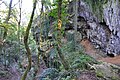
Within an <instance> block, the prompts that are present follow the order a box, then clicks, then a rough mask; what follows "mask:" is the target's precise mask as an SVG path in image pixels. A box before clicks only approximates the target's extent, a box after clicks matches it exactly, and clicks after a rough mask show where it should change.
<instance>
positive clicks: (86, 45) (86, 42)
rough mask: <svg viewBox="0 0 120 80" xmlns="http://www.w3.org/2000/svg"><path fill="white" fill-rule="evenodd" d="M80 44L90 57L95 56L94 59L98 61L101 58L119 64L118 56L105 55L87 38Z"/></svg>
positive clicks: (119, 58)
mask: <svg viewBox="0 0 120 80" xmlns="http://www.w3.org/2000/svg"><path fill="white" fill-rule="evenodd" d="M81 44H82V45H83V46H84V48H85V52H86V53H87V54H88V55H90V56H91V57H93V58H95V59H96V60H98V61H100V60H101V61H104V62H108V63H112V64H115V65H120V56H115V57H109V56H106V55H105V54H104V52H102V51H100V50H97V49H95V48H94V46H93V45H92V43H91V42H90V41H89V40H88V39H84V40H82V41H81Z"/></svg>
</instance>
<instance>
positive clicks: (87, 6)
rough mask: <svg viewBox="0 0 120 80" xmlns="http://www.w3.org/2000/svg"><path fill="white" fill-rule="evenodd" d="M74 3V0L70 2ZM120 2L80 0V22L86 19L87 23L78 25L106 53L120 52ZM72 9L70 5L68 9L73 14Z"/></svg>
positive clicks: (114, 0)
mask: <svg viewBox="0 0 120 80" xmlns="http://www.w3.org/2000/svg"><path fill="white" fill-rule="evenodd" d="M72 4H73V2H71V3H70V5H72ZM119 4H120V1H119V0H103V1H99V0H79V2H78V5H79V6H78V23H80V24H81V19H84V24H86V25H85V26H82V25H78V26H79V27H80V28H81V30H83V29H85V30H84V31H85V32H86V33H87V34H86V36H87V38H88V39H90V41H91V42H92V43H93V44H95V45H96V48H100V49H102V50H103V51H104V52H106V54H114V55H118V54H120V21H119V20H120V5H119ZM72 9H73V8H72V7H69V10H68V12H69V13H70V14H71V15H72V12H71V11H73V10H72ZM82 21H83V20H82ZM85 22H86V23H85ZM82 23H83V22H82ZM86 26H87V28H85V27H86ZM81 34H83V33H81Z"/></svg>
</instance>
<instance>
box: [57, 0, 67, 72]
mask: <svg viewBox="0 0 120 80" xmlns="http://www.w3.org/2000/svg"><path fill="white" fill-rule="evenodd" d="M61 9H62V0H59V1H58V29H57V33H58V36H57V41H58V44H57V45H56V48H57V51H58V55H59V57H60V59H61V62H62V64H63V66H64V68H65V70H68V69H69V64H68V62H67V61H66V60H65V58H64V55H63V54H62V52H61V49H60V43H61V40H60V38H61V26H62V21H61Z"/></svg>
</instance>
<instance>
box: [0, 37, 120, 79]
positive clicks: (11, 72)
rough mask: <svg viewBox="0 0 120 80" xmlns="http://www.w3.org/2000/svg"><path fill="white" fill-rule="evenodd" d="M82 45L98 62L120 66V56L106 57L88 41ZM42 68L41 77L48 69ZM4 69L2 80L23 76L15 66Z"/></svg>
mask: <svg viewBox="0 0 120 80" xmlns="http://www.w3.org/2000/svg"><path fill="white" fill-rule="evenodd" d="M80 44H81V45H82V46H83V47H84V48H85V52H86V54H88V55H90V56H91V57H93V58H94V59H96V60H98V61H104V62H108V63H112V64H116V65H120V56H116V57H108V56H106V55H105V54H104V53H103V52H102V51H100V50H98V49H95V48H94V45H92V43H91V42H90V41H89V40H87V39H84V40H82V41H81V42H80ZM40 66H41V67H40V69H39V70H38V73H37V75H39V74H40V73H42V72H43V70H44V69H46V67H45V64H41V65H40ZM3 69H4V67H3V66H2V65H0V75H3V76H0V80H20V77H21V74H20V73H19V71H18V70H17V69H16V67H15V65H13V66H12V67H11V68H7V69H6V70H3ZM2 71H3V72H2ZM6 73H7V74H6ZM86 74H87V75H88V77H86V80H96V77H95V76H94V75H92V77H93V78H92V79H90V78H89V77H90V75H91V73H90V72H87V73H83V76H82V77H84V76H85V75H86ZM92 74H94V73H92ZM82 77H80V79H78V80H82ZM87 78H89V79H87ZM36 80H38V79H36Z"/></svg>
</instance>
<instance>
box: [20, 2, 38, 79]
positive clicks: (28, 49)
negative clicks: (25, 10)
mask: <svg viewBox="0 0 120 80" xmlns="http://www.w3.org/2000/svg"><path fill="white" fill-rule="evenodd" d="M36 4H37V0H35V1H34V4H33V11H32V14H31V17H30V21H29V23H28V27H27V29H26V33H25V36H24V44H25V48H26V51H27V57H28V63H29V64H28V66H27V69H26V71H25V72H24V74H23V76H22V78H21V80H25V79H26V77H27V73H28V72H29V70H30V69H31V61H32V59H31V51H30V48H29V46H28V37H29V31H30V28H31V25H32V21H33V17H34V12H35V9H36Z"/></svg>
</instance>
